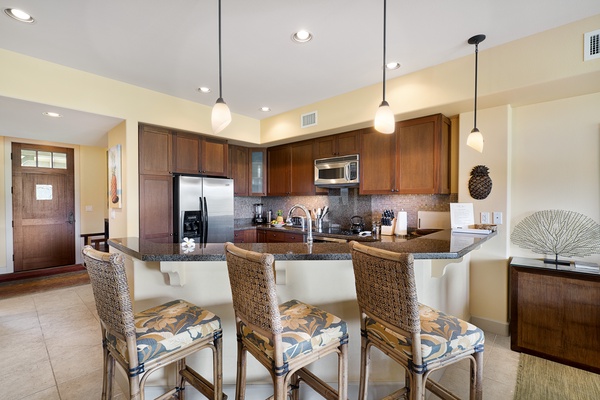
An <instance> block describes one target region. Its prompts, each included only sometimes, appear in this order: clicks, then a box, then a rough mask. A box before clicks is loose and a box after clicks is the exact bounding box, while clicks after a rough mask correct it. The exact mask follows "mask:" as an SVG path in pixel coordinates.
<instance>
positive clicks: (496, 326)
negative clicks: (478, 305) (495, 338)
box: [470, 315, 510, 336]
mask: <svg viewBox="0 0 600 400" xmlns="http://www.w3.org/2000/svg"><path fill="white" fill-rule="evenodd" d="M470 322H471V323H472V324H473V325H475V326H477V327H478V328H480V329H483V330H484V331H486V332H490V333H495V334H496V335H500V336H510V330H509V324H508V322H500V321H494V320H491V319H487V318H482V317H476V316H474V315H471V319H470Z"/></svg>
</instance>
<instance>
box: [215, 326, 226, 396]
mask: <svg viewBox="0 0 600 400" xmlns="http://www.w3.org/2000/svg"><path fill="white" fill-rule="evenodd" d="M213 380H214V385H215V396H214V400H222V399H223V397H224V395H223V339H222V338H217V339H215V341H214V349H213ZM225 397H227V396H225Z"/></svg>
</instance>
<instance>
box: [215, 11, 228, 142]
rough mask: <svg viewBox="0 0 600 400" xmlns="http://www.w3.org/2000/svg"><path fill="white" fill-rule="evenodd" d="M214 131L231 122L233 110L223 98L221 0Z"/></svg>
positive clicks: (220, 129) (217, 131)
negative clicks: (217, 91)
mask: <svg viewBox="0 0 600 400" xmlns="http://www.w3.org/2000/svg"><path fill="white" fill-rule="evenodd" d="M210 120H211V123H212V130H213V133H215V134H216V133H219V132H221V131H222V130H223V129H225V128H226V127H227V125H229V123H230V122H231V112H230V111H229V107H227V104H226V103H225V100H223V83H222V77H221V0H219V98H218V99H217V102H216V103H215V105H214V107H213V109H212V114H211V117H210Z"/></svg>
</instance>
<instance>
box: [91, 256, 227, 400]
mask: <svg viewBox="0 0 600 400" xmlns="http://www.w3.org/2000/svg"><path fill="white" fill-rule="evenodd" d="M82 253H83V259H84V264H85V266H86V268H87V270H88V273H89V276H90V282H91V285H92V290H93V292H94V299H95V302H96V309H97V311H98V316H99V317H100V325H101V328H102V345H103V352H104V366H103V379H102V399H112V391H113V390H112V389H113V386H112V385H113V383H112V382H113V376H114V372H115V361H116V362H117V363H118V364H119V365H120V366H121V367H122V368H123V369H124V371H125V373H126V374H127V377H128V380H129V398H130V399H136V400H137V399H139V400H143V399H144V386H145V384H146V380H147V378H148V376H149V375H150V374H151V373H152V372H154V371H156V370H158V369H160V368H163V367H165V366H167V365H169V364H173V363H174V364H175V368H176V371H178V374H177V375H178V378H177V383H176V385H175V387H173V388H172V389H170V390H169V391H168V392H166V393H165V394H164V395H162V396H160V397H158V398H159V399H166V398H172V396H176V398H178V399H183V398H184V394H185V392H184V389H185V384H186V382H187V383H189V384H191V385H192V386H193V387H195V388H196V389H198V391H200V392H201V393H202V394H203V395H204V396H206V397H207V398H209V399H211V400H221V399H223V398H226V397H227V396H225V395H224V394H223V393H222V343H221V342H222V339H221V337H222V330H221V320H220V319H219V317H218V316H216V315H215V314H213V313H211V312H210V311H208V310H205V309H202V308H200V307H197V306H195V305H194V304H191V303H188V302H187V301H184V300H174V301H171V302H168V303H165V304H162V305H160V306H156V307H152V308H150V309H148V310H145V311H141V312H139V313H135V314H134V312H133V307H132V303H131V297H130V294H129V286H128V284H127V277H126V275H125V266H124V257H123V256H122V255H120V254H109V253H104V252H100V251H98V250H95V249H94V248H93V247H92V246H89V245H88V246H85V247H84V248H83V250H82ZM206 348H210V349H211V350H212V357H213V371H212V373H213V382H210V381H208V380H207V379H206V378H204V377H203V376H201V375H200V374H198V373H197V372H196V371H194V370H193V369H192V368H190V367H189V366H187V365H186V357H187V356H189V355H191V354H193V353H195V352H197V351H199V350H202V349H206Z"/></svg>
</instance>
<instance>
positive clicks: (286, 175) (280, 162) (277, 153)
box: [267, 145, 292, 196]
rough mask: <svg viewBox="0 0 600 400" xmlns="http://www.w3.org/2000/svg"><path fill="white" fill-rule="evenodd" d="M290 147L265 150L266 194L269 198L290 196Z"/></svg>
mask: <svg viewBox="0 0 600 400" xmlns="http://www.w3.org/2000/svg"><path fill="white" fill-rule="evenodd" d="M291 161H292V149H291V146H289V145H285V146H276V147H270V148H269V149H268V150H267V168H268V173H267V182H268V184H267V193H268V195H269V196H287V195H289V194H290V190H291V189H290V175H291Z"/></svg>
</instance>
